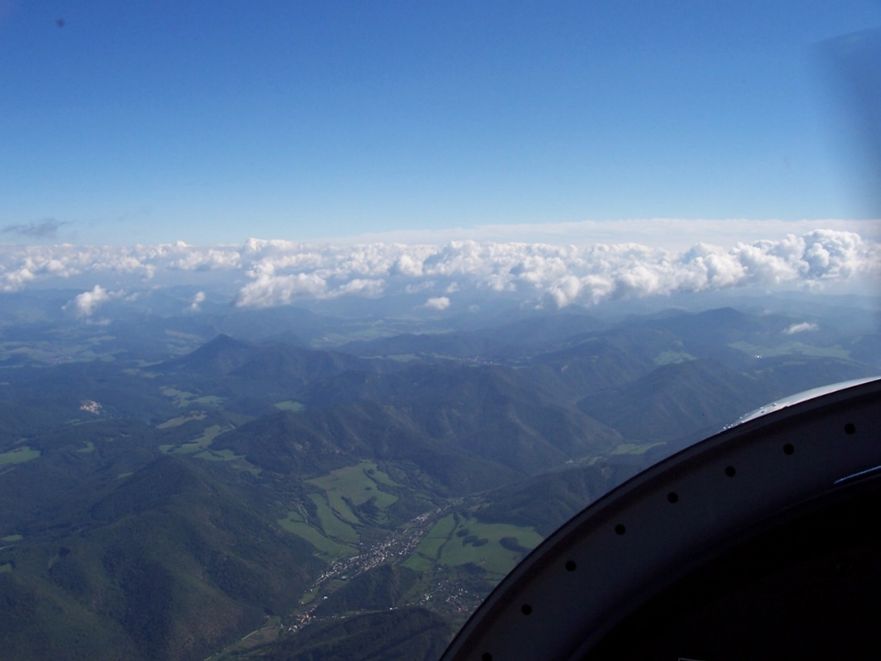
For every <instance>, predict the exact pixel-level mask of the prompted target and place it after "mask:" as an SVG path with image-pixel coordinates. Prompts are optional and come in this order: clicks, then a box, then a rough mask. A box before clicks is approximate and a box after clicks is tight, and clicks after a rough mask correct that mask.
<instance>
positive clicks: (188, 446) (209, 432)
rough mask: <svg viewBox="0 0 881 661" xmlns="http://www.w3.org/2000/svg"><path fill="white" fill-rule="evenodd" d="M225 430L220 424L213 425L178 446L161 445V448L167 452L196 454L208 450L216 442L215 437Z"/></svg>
mask: <svg viewBox="0 0 881 661" xmlns="http://www.w3.org/2000/svg"><path fill="white" fill-rule="evenodd" d="M224 431H225V430H224V429H223V427H221V426H220V425H211V426H209V427H206V428H205V430H204V431H203V432H202V435H201V436H199V437H198V438H195V439H193V440H192V441H188V442H187V443H184V444H182V445H179V446H177V447H172V446H169V445H161V446H159V449H160V450H162V452H165V453H167V454H194V453H196V452H201V451H202V450H206V449H207V448H208V447H210V446H211V444H212V443H213V442H214V439H215V438H217V437H218V436H220V434H221V433H223V432H224Z"/></svg>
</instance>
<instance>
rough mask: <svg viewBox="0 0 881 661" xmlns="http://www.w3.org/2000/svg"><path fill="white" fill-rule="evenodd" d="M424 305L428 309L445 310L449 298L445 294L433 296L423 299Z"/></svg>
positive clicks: (448, 304)
mask: <svg viewBox="0 0 881 661" xmlns="http://www.w3.org/2000/svg"><path fill="white" fill-rule="evenodd" d="M425 307H427V308H428V309H429V310H438V311H441V310H446V309H447V308H448V307H450V299H449V298H447V297H446V296H435V297H434V298H429V299H428V300H427V301H425Z"/></svg>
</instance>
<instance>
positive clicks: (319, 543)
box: [278, 510, 353, 558]
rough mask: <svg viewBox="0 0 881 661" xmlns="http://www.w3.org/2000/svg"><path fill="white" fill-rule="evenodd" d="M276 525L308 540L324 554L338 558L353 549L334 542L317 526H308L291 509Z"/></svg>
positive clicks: (299, 515) (301, 517)
mask: <svg viewBox="0 0 881 661" xmlns="http://www.w3.org/2000/svg"><path fill="white" fill-rule="evenodd" d="M278 525H280V526H281V527H282V529H283V530H285V531H286V532H289V533H291V534H292V535H296V536H297V537H299V538H300V539H304V540H306V541H307V542H309V543H310V544H311V545H312V546H314V547H315V549H316V550H317V551H318V552H319V553H320V554H322V555H324V556H329V557H333V558H338V557H342V556H346V555H350V554H351V553H352V551H353V549H352V547H351V546H348V545H346V544H341V543H339V542H336V541H334V540H332V539H331V538H330V537H327V536H326V535H325V534H324V533H322V532H321V531H320V530H318V529H317V528H313V527H312V526H310V525H309V524H308V523H307V522H306V519H305V518H304V517H303V515H302V514H301V513H300V512H298V511H296V510H291V511H290V512H288V515H287V516H286V517H285V518H283V519H279V520H278Z"/></svg>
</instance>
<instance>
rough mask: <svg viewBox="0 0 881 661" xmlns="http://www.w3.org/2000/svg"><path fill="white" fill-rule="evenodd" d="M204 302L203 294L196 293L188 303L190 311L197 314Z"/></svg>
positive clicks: (201, 292) (200, 292)
mask: <svg viewBox="0 0 881 661" xmlns="http://www.w3.org/2000/svg"><path fill="white" fill-rule="evenodd" d="M204 302H205V292H203V291H197V292H196V293H195V295H194V296H193V300H192V302H191V303H190V310H192V311H193V312H198V311H199V310H200V309H202V303H204Z"/></svg>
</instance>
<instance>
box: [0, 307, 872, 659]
mask: <svg viewBox="0 0 881 661" xmlns="http://www.w3.org/2000/svg"><path fill="white" fill-rule="evenodd" d="M46 300H47V301H48V300H54V299H52V298H51V297H50V296H47V298H46ZM17 305H19V307H17V308H16V312H15V314H18V315H22V316H23V317H22V318H26V319H27V320H26V321H21V322H20V323H19V322H16V318H15V316H14V315H12V316H10V317H9V318H7V319H6V320H5V321H4V324H5V325H4V326H3V327H2V328H0V594H2V595H3V598H2V599H0V644H2V646H3V650H4V655H8V656H10V657H13V658H23V659H27V658H34V659H36V658H173V659H197V658H205V657H207V656H209V655H211V654H218V657H216V658H240V657H252V658H287V659H317V658H359V657H364V656H367V655H371V654H372V655H373V656H374V657H375V658H401V659H418V658H434V657H436V656H437V655H438V654H439V653H440V651H441V650H442V649H443V647H444V645H445V643H446V641H447V640H448V639H449V637H450V636H451V635H452V632H453V631H454V629H455V627H456V626H458V625H459V624H461V623H462V622H463V621H464V619H465V618H466V617H467V616H468V614H469V613H470V611H471V610H472V609H473V608H474V607H475V605H476V604H477V603H478V602H479V600H480V599H481V598H482V597H483V596H484V595H485V594H486V593H487V592H488V591H489V590H490V589H491V587H492V586H493V585H494V584H495V583H496V582H497V581H498V580H499V579H500V578H501V576H502V575H503V574H504V573H505V572H506V571H508V570H509V569H510V568H511V567H512V566H513V565H514V564H515V563H516V562H517V561H518V560H519V559H520V558H522V557H523V555H524V554H525V553H526V552H527V551H528V550H529V549H530V548H532V547H534V546H535V545H536V544H538V543H539V541H540V540H541V539H542V537H544V536H546V535H548V534H550V533H551V532H552V531H553V530H554V529H555V528H556V527H557V526H559V525H560V524H561V523H563V522H564V521H565V520H566V519H567V518H568V517H570V516H571V515H572V514H574V513H575V512H577V511H578V510H580V509H581V508H583V507H584V506H586V505H587V504H588V503H589V502H591V501H592V500H594V499H596V498H598V497H599V496H601V495H602V494H603V493H605V492H606V491H608V490H609V489H610V488H613V487H614V486H615V485H616V484H619V483H620V482H622V481H623V480H624V479H626V478H627V477H629V476H630V475H632V474H634V473H635V472H636V471H638V470H639V469H640V468H641V467H644V466H646V465H647V464H648V463H650V462H651V461H654V460H656V459H657V458H658V457H661V456H663V455H665V454H668V453H670V452H672V451H675V450H676V449H678V448H679V447H681V446H682V444H684V443H687V442H691V441H694V440H697V439H698V438H700V437H702V436H704V435H706V434H709V433H712V432H714V431H716V430H718V429H719V428H720V427H722V426H723V425H725V424H728V423H730V422H732V421H734V420H735V419H737V418H738V417H739V416H740V415H742V414H743V413H745V412H747V411H749V410H751V409H753V408H756V407H758V406H760V405H762V404H764V403H767V402H768V401H769V400H772V399H775V398H778V397H781V396H785V395H789V394H792V393H793V392H796V391H800V390H803V389H805V388H809V387H814V386H818V385H823V384H826V383H829V382H835V381H841V380H845V379H850V378H856V377H862V376H867V375H870V374H873V373H877V372H881V354H879V349H878V343H877V339H878V335H877V331H875V330H867V329H865V328H863V329H862V330H860V328H862V327H860V328H856V329H854V330H853V331H844V330H841V327H840V326H841V325H840V324H836V323H835V319H834V318H832V317H830V318H826V317H823V316H822V314H820V313H819V312H817V310H814V309H813V308H810V309H809V308H803V309H798V310H794V309H793V308H792V307H789V308H787V310H786V312H785V314H784V313H773V314H772V313H769V312H767V311H761V312H750V311H746V310H739V309H732V308H718V309H711V310H705V311H701V312H685V311H681V310H666V311H662V312H655V313H652V314H644V315H631V316H627V317H619V318H612V317H605V318H597V317H594V316H591V315H588V314H584V313H583V312H579V311H572V312H563V313H553V314H551V313H546V312H536V313H529V312H523V311H520V312H517V313H516V314H514V313H511V314H509V315H504V314H501V313H500V316H498V317H497V318H495V320H494V321H492V323H489V322H486V320H484V322H483V323H482V324H481V323H477V322H473V323H472V322H469V323H468V324H466V323H464V322H461V323H459V322H456V323H454V324H451V325H450V326H449V327H440V325H439V324H440V322H438V321H437V320H433V321H431V322H430V323H429V322H425V323H424V324H423V325H422V326H420V325H419V323H417V322H416V321H414V320H413V319H382V320H379V319H369V320H367V319H361V320H358V319H340V318H331V317H324V316H322V315H319V314H316V313H313V312H306V311H299V312H298V311H295V310H267V311H260V312H254V313H253V315H249V314H247V313H246V312H244V311H240V310H232V311H230V312H229V313H228V314H226V315H225V316H224V315H222V314H220V313H217V314H216V315H215V316H213V317H208V315H206V318H203V319H200V320H199V321H198V322H197V321H196V320H194V319H193V318H184V317H175V316H173V315H171V316H165V317H161V318H157V317H151V316H149V315H146V316H142V317H140V318H139V319H137V320H135V319H127V320H122V321H117V322H113V323H110V324H106V325H97V324H96V325H91V326H90V325H84V324H80V325H76V324H73V323H71V321H70V320H60V321H53V320H52V318H51V316H50V315H48V313H46V314H44V312H45V311H43V312H41V310H42V309H43V308H41V307H40V306H36V307H29V306H28V305H26V304H25V302H19V303H18V304H17ZM819 309H820V308H818V310H819ZM834 310H835V314H834V315H833V316H837V315H840V314H841V309H840V306H839V307H835V308H834ZM457 324H458V325H457ZM135 329H136V330H135ZM377 329H380V330H381V331H382V332H379V331H377ZM396 329H400V330H401V331H402V332H399V333H396V332H394V331H395V330H396Z"/></svg>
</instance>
